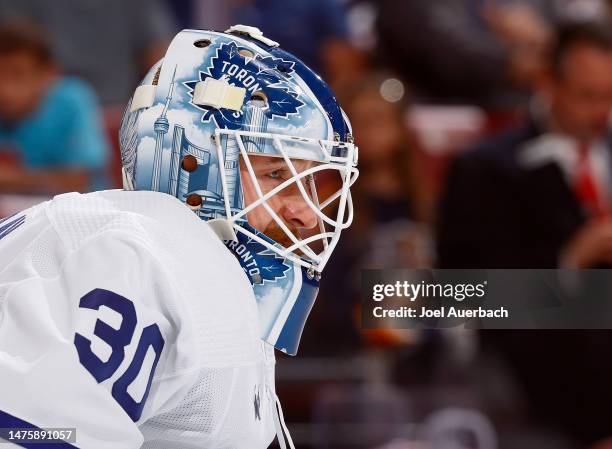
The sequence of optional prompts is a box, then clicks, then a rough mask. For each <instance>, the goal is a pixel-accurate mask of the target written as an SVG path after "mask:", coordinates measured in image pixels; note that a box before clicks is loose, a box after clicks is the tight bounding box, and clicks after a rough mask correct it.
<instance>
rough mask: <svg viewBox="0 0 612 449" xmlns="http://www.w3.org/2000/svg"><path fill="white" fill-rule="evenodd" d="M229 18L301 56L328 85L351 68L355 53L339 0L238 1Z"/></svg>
mask: <svg viewBox="0 0 612 449" xmlns="http://www.w3.org/2000/svg"><path fill="white" fill-rule="evenodd" d="M237 3H238V5H239V6H238V7H237V8H236V10H235V12H234V17H233V21H234V22H235V23H243V24H248V25H251V26H256V27H258V28H260V29H261V30H262V31H263V33H264V35H266V36H267V37H269V38H271V39H274V40H276V41H278V42H279V43H281V45H282V46H283V48H284V49H285V50H287V51H289V52H291V53H293V54H295V55H296V56H297V57H299V58H300V59H302V60H303V61H304V62H305V63H306V64H308V65H309V66H310V67H312V68H313V69H315V70H316V71H318V72H322V73H324V74H325V79H326V80H327V82H328V83H330V84H331V85H332V86H334V85H336V84H337V80H338V79H343V78H344V76H345V75H346V74H347V72H349V73H350V72H351V70H353V69H354V67H352V66H353V64H359V63H360V62H358V61H356V58H357V54H358V53H356V52H355V51H354V50H353V48H352V47H351V46H350V45H349V43H348V41H347V25H346V11H345V10H344V8H343V5H342V4H341V3H340V0H308V1H303V0H283V1H275V0H251V1H244V0H243V1H239V2H237Z"/></svg>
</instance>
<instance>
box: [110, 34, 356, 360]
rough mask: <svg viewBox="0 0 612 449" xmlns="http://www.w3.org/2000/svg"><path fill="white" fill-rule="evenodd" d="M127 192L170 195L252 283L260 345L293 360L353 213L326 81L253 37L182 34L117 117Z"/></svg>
mask: <svg viewBox="0 0 612 449" xmlns="http://www.w3.org/2000/svg"><path fill="white" fill-rule="evenodd" d="M120 144H121V155H122V170H123V179H124V187H125V188H126V189H129V190H154V191H159V192H164V193H167V194H169V195H172V196H175V197H177V198H178V199H179V200H180V201H182V202H184V203H185V204H186V206H187V207H189V208H191V209H192V210H193V211H194V212H195V213H196V214H197V215H198V216H199V217H200V218H202V219H203V220H207V221H209V222H210V224H211V226H213V227H214V228H215V229H216V230H217V232H218V233H219V234H221V235H222V236H223V238H224V240H225V243H226V245H227V247H228V248H229V249H230V250H231V251H232V252H233V253H234V254H235V256H236V257H237V259H238V261H239V262H240V263H241V265H242V268H243V269H244V271H245V273H246V274H247V276H248V277H249V280H250V281H251V284H252V285H253V289H254V292H255V297H256V299H257V302H258V308H259V315H260V323H261V335H262V338H263V339H264V340H266V341H268V342H269V343H271V344H273V345H274V346H276V347H277V348H278V349H280V350H283V351H284V352H287V353H289V354H295V352H296V351H297V346H298V343H299V339H300V335H301V332H302V328H303V326H304V322H305V321H306V318H307V316H308V313H309V312H310V309H311V308H312V305H313V303H314V300H315V298H316V294H317V290H318V284H319V279H320V275H321V272H322V271H323V269H324V267H325V265H326V264H327V263H328V261H329V258H330V255H331V253H332V251H333V250H334V248H335V247H336V245H337V243H338V239H339V238H340V234H341V232H342V230H344V229H346V228H348V227H349V226H350V224H351V221H352V218H353V206H352V202H351V196H350V186H351V185H352V184H353V182H355V180H356V178H357V175H358V171H357V168H356V166H357V147H356V146H355V144H354V143H353V137H352V132H351V128H350V124H349V121H348V118H347V117H346V115H345V114H344V113H343V111H342V109H341V108H340V106H339V105H338V102H337V101H336V98H335V96H334V94H333V92H332V91H331V89H330V88H329V87H328V86H327V84H326V83H325V82H324V81H323V80H322V79H321V78H320V77H319V76H318V75H317V74H316V73H314V72H313V71H312V70H311V69H310V68H308V67H307V66H306V65H305V64H304V63H303V62H301V61H300V60H299V59H297V58H296V57H295V56H293V55H291V54H290V53H287V52H285V51H283V50H281V49H280V48H279V46H278V44H277V43H276V42H274V41H271V40H270V39H267V38H266V37H264V36H263V35H262V34H261V32H260V31H259V30H257V29H256V28H252V27H246V26H242V25H237V26H234V27H232V28H230V29H229V30H227V31H226V32H225V33H221V32H213V31H196V30H184V31H182V32H180V33H179V34H178V35H177V36H176V37H175V38H174V40H173V41H172V43H171V44H170V46H169V48H168V50H167V53H166V55H165V57H164V59H163V60H162V61H160V62H159V63H158V64H156V65H155V66H154V67H153V68H152V69H151V70H150V72H149V73H148V74H147V76H146V77H145V79H144V80H143V82H142V83H141V85H140V86H139V87H138V88H137V89H136V91H135V93H134V95H133V97H132V99H131V100H130V103H129V104H128V107H127V109H126V113H125V115H124V118H123V122H122V126H121V132H120Z"/></svg>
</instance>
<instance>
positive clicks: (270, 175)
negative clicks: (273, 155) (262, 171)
mask: <svg viewBox="0 0 612 449" xmlns="http://www.w3.org/2000/svg"><path fill="white" fill-rule="evenodd" d="M281 172H282V170H274V171H272V172H270V173H268V178H272V179H281Z"/></svg>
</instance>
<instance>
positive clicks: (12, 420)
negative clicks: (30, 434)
mask: <svg viewBox="0 0 612 449" xmlns="http://www.w3.org/2000/svg"><path fill="white" fill-rule="evenodd" d="M0 429H4V433H5V434H6V432H7V430H6V429H14V430H38V431H41V430H42V429H41V428H40V427H36V426H35V425H34V424H30V423H29V422H27V421H24V420H22V419H19V418H17V417H15V416H13V415H9V414H8V413H6V412H3V411H2V410H0ZM15 444H17V445H18V446H21V447H25V448H26V449H67V448H74V449H79V448H78V447H76V446H73V445H72V444H68V443H65V442H52V443H51V442H49V443H39V442H36V443H15Z"/></svg>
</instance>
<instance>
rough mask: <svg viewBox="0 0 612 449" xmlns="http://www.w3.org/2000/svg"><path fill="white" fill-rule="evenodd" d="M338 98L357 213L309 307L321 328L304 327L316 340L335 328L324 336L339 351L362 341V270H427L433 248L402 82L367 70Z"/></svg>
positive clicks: (422, 181)
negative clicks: (354, 151)
mask: <svg viewBox="0 0 612 449" xmlns="http://www.w3.org/2000/svg"><path fill="white" fill-rule="evenodd" d="M389 80H392V85H394V86H395V87H393V86H391V87H389ZM397 83H399V84H397ZM339 95H340V100H341V103H342V104H343V105H344V107H345V108H346V112H347V115H348V116H349V117H350V118H351V122H352V126H353V130H354V132H355V142H356V143H357V145H358V146H359V169H360V173H361V175H360V178H359V180H358V182H357V183H355V185H354V186H353V188H352V189H351V194H352V198H353V203H354V207H355V218H354V221H353V225H352V227H351V228H350V229H349V230H348V231H346V232H345V233H343V235H342V239H341V240H340V243H339V245H338V248H337V249H336V252H335V253H334V258H335V260H334V263H333V264H331V265H330V266H328V267H327V268H326V274H325V276H323V281H322V283H323V284H324V286H323V288H322V289H321V294H322V295H324V298H323V299H322V300H321V301H319V302H318V304H320V305H318V306H317V307H315V308H314V311H313V314H314V315H315V316H316V318H315V319H314V320H313V322H316V323H317V324H316V326H321V327H322V328H321V329H316V330H315V328H316V326H310V328H309V329H306V331H305V332H306V334H305V336H307V334H308V333H312V335H313V336H314V335H316V336H317V337H316V338H317V339H319V338H321V335H323V334H326V333H327V334H329V333H332V334H333V336H331V335H328V338H329V339H330V340H333V341H335V342H336V343H337V344H334V345H333V346H334V348H333V349H335V350H337V351H341V350H343V348H342V345H343V344H344V345H349V346H350V345H356V344H358V342H359V341H360V338H361V336H360V335H359V334H358V332H357V327H358V325H356V323H355V320H354V317H355V310H356V307H357V304H358V302H359V286H360V281H359V279H360V277H359V276H360V273H361V269H366V268H384V267H398V268H401V267H404V268H408V267H415V266H420V267H427V266H430V265H431V263H432V253H433V251H432V245H431V241H430V235H429V228H428V227H427V226H426V225H423V224H422V223H421V222H422V221H423V220H426V218H427V217H428V216H429V202H428V199H427V193H428V191H429V189H428V188H427V179H425V178H424V177H423V175H422V170H420V168H419V166H418V163H419V161H418V159H416V158H415V157H414V146H413V143H412V139H411V137H410V136H409V134H408V132H407V131H406V128H405V126H404V122H403V117H404V111H405V108H406V106H407V100H406V97H407V96H406V93H405V88H404V86H403V85H402V84H401V82H399V81H398V80H397V79H395V78H392V77H390V76H388V75H384V74H371V75H370V76H367V77H366V78H365V79H363V80H361V81H360V82H358V83H357V84H355V85H352V86H350V87H349V88H347V90H346V91H345V92H342V91H340V92H339ZM326 280H327V281H326ZM353 347H354V346H353ZM318 350H320V347H319V348H318Z"/></svg>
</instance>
